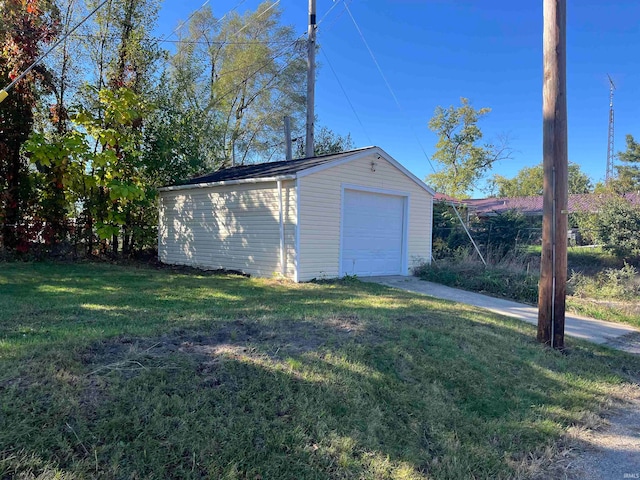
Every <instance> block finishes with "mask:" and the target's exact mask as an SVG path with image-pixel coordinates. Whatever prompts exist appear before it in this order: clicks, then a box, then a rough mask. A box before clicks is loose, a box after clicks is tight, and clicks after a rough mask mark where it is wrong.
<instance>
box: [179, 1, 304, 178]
mask: <svg viewBox="0 0 640 480" xmlns="http://www.w3.org/2000/svg"><path fill="white" fill-rule="evenodd" d="M280 16H281V12H280V10H279V9H278V8H277V7H276V6H275V4H274V3H273V2H269V1H267V2H263V3H262V4H260V5H259V6H258V8H257V10H256V11H255V12H248V13H246V14H245V15H239V14H237V13H233V14H231V15H229V16H225V18H224V19H222V20H218V19H216V18H214V16H213V13H212V12H211V10H210V9H209V8H204V9H202V10H201V11H199V12H198V13H197V14H196V15H195V16H194V17H193V18H192V19H191V21H190V22H189V34H188V35H187V36H186V38H182V39H181V40H182V41H181V43H180V44H179V47H178V52H177V53H176V55H175V56H174V57H173V58H172V73H173V82H174V85H175V90H176V93H177V95H176V101H177V102H179V103H181V104H183V105H185V107H186V108H188V109H189V110H193V111H195V112H197V115H198V116H200V117H202V118H206V119H208V120H207V123H208V125H209V126H210V129H211V130H212V131H215V132H216V133H217V134H219V135H221V136H222V142H221V143H222V145H223V152H222V153H223V155H224V156H223V158H218V159H216V160H217V161H218V162H220V161H222V163H224V164H226V165H229V164H243V163H248V162H252V161H256V160H264V159H268V158H271V157H272V156H273V155H275V154H276V151H277V152H280V153H281V154H282V155H279V156H282V157H284V144H283V142H282V118H283V117H285V116H289V117H290V118H291V121H292V131H296V127H297V125H299V124H301V118H302V114H303V112H304V106H305V94H304V92H305V85H306V83H305V80H306V75H305V72H306V62H305V58H306V55H305V51H306V50H305V42H304V40H303V39H302V38H300V37H298V36H296V35H295V32H294V30H293V28H291V27H288V26H282V25H281V24H280ZM217 166H219V165H212V166H211V167H212V168H215V167H217Z"/></svg>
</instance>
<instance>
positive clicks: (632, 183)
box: [611, 135, 640, 193]
mask: <svg viewBox="0 0 640 480" xmlns="http://www.w3.org/2000/svg"><path fill="white" fill-rule="evenodd" d="M626 140H627V149H626V151H624V152H619V153H618V160H620V161H621V162H622V164H621V165H616V170H617V172H618V176H617V178H616V179H615V180H613V182H611V187H612V188H613V190H614V191H616V192H617V193H629V192H636V191H639V190H640V144H639V143H638V142H636V141H635V139H634V138H633V135H627V137H626Z"/></svg>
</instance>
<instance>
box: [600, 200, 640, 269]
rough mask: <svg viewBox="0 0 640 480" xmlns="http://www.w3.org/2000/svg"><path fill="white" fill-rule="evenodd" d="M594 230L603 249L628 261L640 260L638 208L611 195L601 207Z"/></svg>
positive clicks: (639, 207) (639, 217)
mask: <svg viewBox="0 0 640 480" xmlns="http://www.w3.org/2000/svg"><path fill="white" fill-rule="evenodd" d="M595 228H596V235H597V238H598V240H600V241H601V242H602V243H603V245H604V248H605V249H607V250H609V251H611V252H613V253H615V254H616V255H618V256H619V257H621V258H624V259H625V260H628V261H638V260H640V235H638V232H640V206H638V205H633V204H632V203H631V202H629V201H628V200H626V199H624V198H621V197H618V196H615V195H612V196H610V197H609V198H608V199H607V200H606V201H605V202H604V203H603V204H602V205H601V207H600V212H599V214H598V215H597V216H596V217H595Z"/></svg>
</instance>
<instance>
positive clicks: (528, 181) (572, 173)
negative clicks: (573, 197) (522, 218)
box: [492, 162, 593, 197]
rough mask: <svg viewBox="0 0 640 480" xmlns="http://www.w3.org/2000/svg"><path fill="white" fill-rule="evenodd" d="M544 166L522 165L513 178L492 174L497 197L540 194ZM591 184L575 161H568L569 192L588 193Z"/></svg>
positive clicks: (590, 189) (591, 188)
mask: <svg viewBox="0 0 640 480" xmlns="http://www.w3.org/2000/svg"><path fill="white" fill-rule="evenodd" d="M543 180H544V168H543V166H542V164H539V165H536V166H535V167H524V168H523V169H522V170H520V171H519V172H518V173H517V175H516V176H515V177H513V178H507V177H503V176H502V175H494V177H493V180H492V183H493V188H494V189H497V193H496V196H497V197H533V196H536V195H542V191H543ZM592 191H593V184H592V182H591V179H590V178H589V176H588V175H587V174H586V173H584V172H583V171H582V170H581V169H580V165H578V164H577V163H573V162H569V193H570V194H576V193H589V192H592Z"/></svg>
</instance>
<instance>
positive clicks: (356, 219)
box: [341, 189, 406, 276]
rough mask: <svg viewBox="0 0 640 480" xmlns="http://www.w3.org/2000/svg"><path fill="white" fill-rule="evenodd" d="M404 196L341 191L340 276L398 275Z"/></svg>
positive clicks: (401, 257) (400, 262)
mask: <svg viewBox="0 0 640 480" xmlns="http://www.w3.org/2000/svg"><path fill="white" fill-rule="evenodd" d="M405 201H406V197H402V196H398V195H388V194H382V193H373V192H368V191H362V190H350V189H345V191H344V203H343V209H344V213H343V222H342V270H341V274H342V275H359V276H372V275H400V274H401V273H402V271H403V257H404V256H403V251H404V237H405V235H404V231H405Z"/></svg>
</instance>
